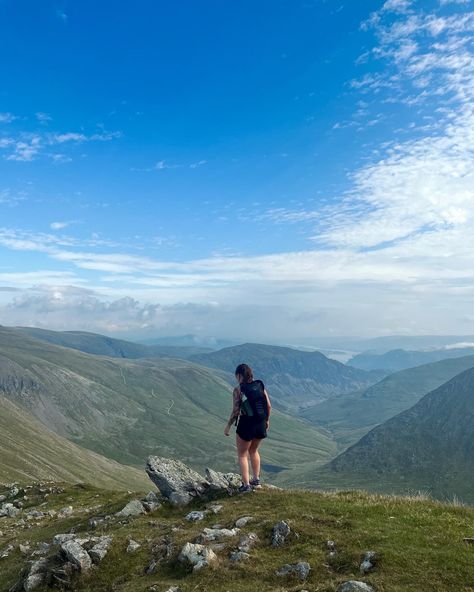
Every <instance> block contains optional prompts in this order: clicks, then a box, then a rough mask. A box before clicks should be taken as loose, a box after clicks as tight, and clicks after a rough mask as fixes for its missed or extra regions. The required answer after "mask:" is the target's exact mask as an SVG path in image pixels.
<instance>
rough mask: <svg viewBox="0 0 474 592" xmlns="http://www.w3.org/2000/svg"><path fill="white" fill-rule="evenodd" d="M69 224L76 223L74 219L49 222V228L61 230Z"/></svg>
mask: <svg viewBox="0 0 474 592" xmlns="http://www.w3.org/2000/svg"><path fill="white" fill-rule="evenodd" d="M71 224H76V220H68V221H64V222H51V224H50V225H49V227H50V228H51V230H62V229H63V228H67V227H68V226H71Z"/></svg>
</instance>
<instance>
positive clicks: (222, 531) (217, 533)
mask: <svg viewBox="0 0 474 592" xmlns="http://www.w3.org/2000/svg"><path fill="white" fill-rule="evenodd" d="M239 532H240V531H239V529H238V528H232V529H229V528H205V529H204V530H203V531H202V533H201V535H200V536H199V542H200V543H211V542H213V541H221V540H222V539H226V538H229V537H234V536H237V535H238V534H239Z"/></svg>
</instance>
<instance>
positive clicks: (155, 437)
mask: <svg viewBox="0 0 474 592" xmlns="http://www.w3.org/2000/svg"><path fill="white" fill-rule="evenodd" d="M5 377H7V378H5ZM2 380H3V383H2ZM2 387H3V388H4V389H7V392H8V395H9V397H10V398H11V399H12V400H14V401H15V402H17V403H19V404H21V405H23V406H25V407H26V408H28V409H29V410H30V411H31V412H32V413H33V414H34V415H35V416H36V417H37V418H39V419H40V420H41V421H42V422H43V423H45V424H46V425H47V426H48V427H50V429H51V430H53V431H55V432H57V433H59V434H60V435H64V436H66V437H68V438H69V439H71V440H73V441H74V442H76V443H79V444H81V445H83V446H85V447H87V448H90V449H92V450H94V451H96V452H98V453H100V454H103V455H104V456H107V457H110V458H114V459H115V460H118V461H119V462H123V463H127V464H137V465H140V466H141V464H142V463H143V461H144V459H145V458H146V457H147V456H148V455H149V454H159V455H161V456H172V457H175V456H177V457H179V458H183V460H185V461H186V462H187V463H189V464H191V465H193V466H195V467H197V468H200V469H202V468H203V466H205V465H208V464H209V463H210V459H212V464H213V465H215V466H216V468H220V469H225V470H228V469H229V467H234V465H235V451H234V440H233V438H225V436H224V435H223V428H224V425H225V422H226V420H227V419H228V417H229V415H230V409H231V396H230V390H231V389H230V388H229V386H228V384H227V383H225V382H224V381H223V380H222V379H220V378H218V377H217V376H216V374H215V372H213V371H211V370H209V369H207V368H203V367H200V366H197V365H195V364H191V363H189V362H186V361H184V360H171V359H165V360H153V361H151V360H139V361H130V360H118V359H112V358H103V357H100V356H92V355H87V354H84V353H81V352H78V351H75V350H71V349H66V348H61V347H57V346H53V345H49V344H45V343H41V342H39V341H37V340H35V339H28V338H24V337H22V338H18V336H17V335H15V334H12V333H11V332H10V333H9V332H8V330H6V329H0V389H1V388H2ZM334 453H335V445H334V443H333V442H332V440H331V439H330V438H328V437H327V436H325V435H324V434H323V433H322V432H321V431H319V430H317V429H315V428H314V427H312V426H310V425H308V424H307V423H305V422H303V421H301V420H298V419H295V418H292V417H289V416H285V415H283V414H281V413H278V412H275V413H274V414H273V416H272V423H271V437H270V438H269V440H268V442H265V447H264V459H265V462H266V463H267V464H271V465H276V466H280V467H293V466H297V465H299V464H303V465H304V464H305V463H308V462H310V461H312V462H314V461H315V460H316V461H319V462H320V463H323V462H325V461H327V460H329V459H330V457H332V456H334Z"/></svg>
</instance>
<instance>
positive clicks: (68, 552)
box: [61, 541, 92, 571]
mask: <svg viewBox="0 0 474 592" xmlns="http://www.w3.org/2000/svg"><path fill="white" fill-rule="evenodd" d="M61 551H62V553H63V554H64V555H65V556H66V558H67V559H68V561H70V562H71V563H72V564H73V565H75V566H76V567H78V568H79V569H80V570H81V571H88V570H89V569H90V568H91V567H92V560H91V558H90V557H89V554H88V553H87V551H85V550H84V549H83V548H82V547H81V545H80V544H79V543H78V542H77V541H66V542H65V543H62V545H61Z"/></svg>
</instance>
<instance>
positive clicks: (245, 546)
mask: <svg viewBox="0 0 474 592" xmlns="http://www.w3.org/2000/svg"><path fill="white" fill-rule="evenodd" d="M256 543H258V536H257V535H256V534H255V533H254V532H249V533H248V534H244V536H242V537H240V540H239V544H238V547H237V548H238V550H239V551H242V552H244V553H248V552H249V551H250V549H251V548H252V547H253V546H254V545H255V544H256Z"/></svg>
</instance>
